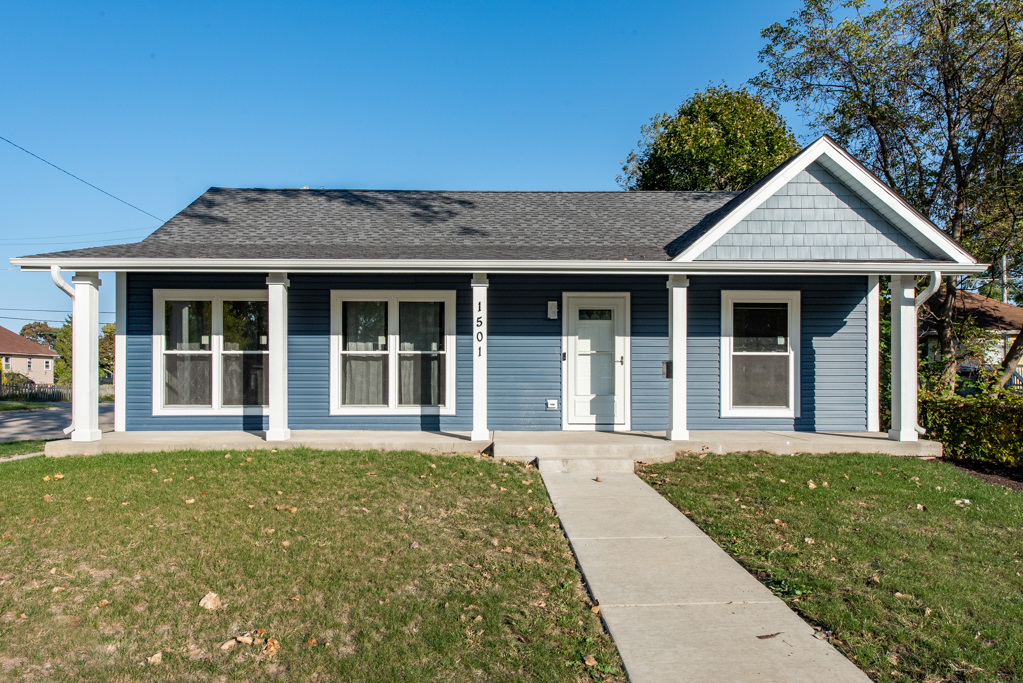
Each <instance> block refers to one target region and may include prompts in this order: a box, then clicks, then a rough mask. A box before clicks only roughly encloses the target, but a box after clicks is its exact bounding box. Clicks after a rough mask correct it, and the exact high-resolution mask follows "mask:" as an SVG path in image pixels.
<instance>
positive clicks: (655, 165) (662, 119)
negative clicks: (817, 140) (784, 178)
mask: <svg viewBox="0 0 1023 683" xmlns="http://www.w3.org/2000/svg"><path fill="white" fill-rule="evenodd" d="M642 135H643V137H642V139H641V140H640V141H639V148H638V149H637V150H634V151H632V152H631V153H630V154H629V156H628V159H627V160H626V161H625V163H624V164H623V165H622V175H620V176H618V184H619V185H621V186H622V187H623V188H624V189H626V190H676V191H679V190H681V191H711V190H744V189H746V188H747V187H749V186H750V185H752V184H753V183H755V182H756V181H757V180H760V178H762V177H763V176H765V175H767V174H768V173H769V172H770V171H772V170H773V169H774V168H775V167H776V166H778V164H780V163H782V162H783V161H785V160H786V159H787V158H789V157H790V156H792V155H793V154H795V153H796V152H798V151H799V144H798V142H797V141H796V137H795V135H793V134H792V131H791V130H790V129H789V127H788V125H787V124H786V123H785V120H784V119H782V117H781V115H779V114H778V112H777V111H776V109H775V108H773V107H772V106H770V105H768V104H767V103H765V102H764V100H763V99H761V98H760V97H759V96H758V95H755V94H752V93H750V92H748V91H747V90H746V89H745V88H740V89H739V90H730V89H728V88H726V87H725V86H724V85H722V86H719V87H715V86H709V87H708V88H707V90H705V91H703V92H699V91H698V92H697V93H696V94H694V95H693V96H692V97H690V98H689V99H688V100H686V102H684V103H683V104H682V106H681V107H679V108H678V110H677V111H676V112H675V113H674V114H660V115H658V116H655V117H653V118H652V119H650V124H649V125H646V126H643V129H642Z"/></svg>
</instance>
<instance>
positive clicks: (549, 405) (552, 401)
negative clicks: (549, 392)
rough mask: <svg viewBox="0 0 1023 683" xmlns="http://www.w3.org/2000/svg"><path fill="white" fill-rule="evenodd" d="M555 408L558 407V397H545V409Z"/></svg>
mask: <svg viewBox="0 0 1023 683" xmlns="http://www.w3.org/2000/svg"><path fill="white" fill-rule="evenodd" d="M557 409H558V399H556V398H549V399H547V410H557Z"/></svg>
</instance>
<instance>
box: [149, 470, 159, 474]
mask: <svg viewBox="0 0 1023 683" xmlns="http://www.w3.org/2000/svg"><path fill="white" fill-rule="evenodd" d="M149 471H150V472H152V473H153V474H156V473H157V472H159V470H149Z"/></svg>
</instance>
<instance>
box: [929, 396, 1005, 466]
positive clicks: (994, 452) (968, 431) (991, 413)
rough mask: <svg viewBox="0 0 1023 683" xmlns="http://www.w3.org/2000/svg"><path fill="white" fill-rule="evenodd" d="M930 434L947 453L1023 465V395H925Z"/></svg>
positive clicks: (998, 462)
mask: <svg viewBox="0 0 1023 683" xmlns="http://www.w3.org/2000/svg"><path fill="white" fill-rule="evenodd" d="M921 399H922V400H921V407H922V408H923V410H922V411H921V412H922V414H921V418H922V421H923V425H924V427H926V428H927V437H928V438H930V439H934V440H936V441H940V442H941V443H942V444H943V445H944V448H945V457H947V458H951V459H953V460H976V461H980V462H990V463H997V464H1000V465H1008V466H1011V467H1021V466H1023V396H1019V395H1017V394H1012V393H1008V392H1000V393H996V394H988V393H978V394H975V395H973V396H954V395H953V396H936V395H933V394H925V395H922V396H921Z"/></svg>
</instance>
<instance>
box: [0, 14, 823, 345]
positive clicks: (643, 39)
mask: <svg viewBox="0 0 1023 683" xmlns="http://www.w3.org/2000/svg"><path fill="white" fill-rule="evenodd" d="M799 4H800V3H798V2H795V1H786V2H766V3H765V2H747V1H741V2H723V3H722V2H718V3H708V2H675V3H671V2H646V3H635V2H611V3H596V2H594V3H581V2H574V3H573V2H564V3H550V2H544V3H540V2H537V3H516V2H504V3H478V2H476V3H469V2H461V3H459V2H447V3H400V2H395V3H358V4H356V3H351V4H349V3H340V2H337V3H312V2H310V3H259V2H248V3H241V2H239V3H217V2H201V3H198V2H197V3H156V2H133V3H89V2H74V3H70V2H64V3H61V2H55V3H4V4H3V5H2V6H0V74H2V82H3V89H2V91H0V92H2V94H0V136H3V137H5V138H8V139H10V140H12V141H14V142H16V143H17V144H19V145H21V146H23V147H25V148H27V149H29V150H32V151H33V152H34V153H36V154H38V155H39V156H41V157H43V158H45V159H48V160H49V161H51V162H53V163H55V164H57V165H59V166H61V167H63V168H65V169H67V170H68V171H70V172H72V173H74V174H76V175H78V176H81V177H82V178H84V179H86V180H88V181H89V182H91V183H94V184H95V185H97V186H99V187H101V188H103V189H105V190H107V191H108V192H111V193H112V194H114V195H117V196H119V197H121V198H123V199H125V200H126V201H128V202H131V203H132V204H135V205H136V206H139V207H141V208H143V209H145V210H146V211H148V212H150V213H152V214H155V215H156V216H159V217H160V218H163V219H167V218H169V217H170V216H172V215H174V214H175V213H176V212H178V211H180V210H181V209H182V208H184V207H185V206H187V205H188V204H189V203H190V202H191V201H192V200H193V199H195V198H196V197H197V196H199V195H200V194H201V193H202V192H203V191H204V190H205V189H206V188H208V187H210V186H214V185H219V186H231V187H301V186H304V185H308V186H310V187H320V186H326V187H330V188H373V189H450V190H467V189H477V190H527V189H528V190H614V189H617V184H616V182H615V177H616V175H617V174H618V173H619V170H620V162H621V160H622V159H624V158H625V156H626V155H627V154H628V152H629V150H631V149H632V148H633V147H634V146H635V143H636V141H637V140H638V138H639V129H640V126H641V125H643V124H644V123H645V122H646V121H647V120H648V119H649V118H650V117H651V116H653V115H654V114H657V113H659V112H665V111H671V110H673V109H675V108H676V107H677V106H678V105H679V104H680V103H681V102H682V101H683V100H684V99H685V98H686V97H688V96H689V95H691V94H692V93H693V91H695V90H697V89H700V88H703V87H705V86H706V85H707V84H708V83H709V82H714V83H718V82H722V81H723V82H725V83H726V84H728V85H730V86H738V85H741V84H742V83H744V82H745V81H746V80H747V79H748V78H750V77H751V76H753V75H754V74H756V73H757V72H758V71H759V70H760V64H759V63H758V61H757V51H758V50H759V49H760V47H761V45H762V40H761V39H760V37H759V31H760V29H761V28H763V27H765V26H767V25H769V24H770V23H772V22H774V21H784V20H785V19H787V18H788V17H789V16H790V15H791V14H792V13H793V12H794V11H795V10H796V9H797V8H798V6H799ZM784 113H786V114H787V115H788V117H789V122H790V124H791V125H793V127H794V128H795V129H796V131H797V133H799V134H801V135H803V136H805V135H806V134H807V131H806V129H805V127H804V126H803V125H802V123H801V122H800V121H799V120H798V119H797V118H796V116H795V115H794V113H792V112H791V111H785V112H784ZM158 226H159V221H156V220H154V219H152V218H150V217H148V216H145V215H143V214H141V213H139V212H137V211H134V210H132V209H130V208H128V207H126V206H124V205H123V204H120V203H118V202H116V201H114V200H112V199H110V198H109V197H106V196H104V195H102V194H100V193H99V192H96V191H95V190H93V189H90V188H88V187H86V186H85V185H82V184H81V183H78V182H77V181H75V180H73V179H71V178H69V177H67V176H66V175H63V174H61V173H60V172H58V171H56V170H54V169H53V168H50V167H49V166H46V165H45V164H43V163H41V162H39V161H37V160H36V159H33V158H32V157H30V156H28V155H26V154H25V153H24V152H21V151H19V150H17V149H15V148H14V147H11V146H10V145H7V144H6V143H3V142H0V257H2V263H0V268H4V270H0V292H2V294H3V296H2V297H0V301H2V302H3V303H0V308H2V309H3V310H0V325H2V326H4V327H7V328H9V329H14V330H15V331H17V330H20V328H21V325H22V324H24V323H25V322H28V321H27V320H21V319H19V318H32V319H50V320H55V321H56V320H61V319H62V318H63V313H61V312H68V311H70V300H69V299H68V298H67V296H66V295H64V294H63V293H61V292H59V291H58V290H57V288H56V287H54V286H53V284H52V283H50V281H49V276H48V275H46V274H29V273H20V272H17V271H16V270H15V269H13V267H11V266H10V265H9V262H8V259H9V258H11V257H12V256H19V255H25V254H34V253H41V252H46V251H56V250H60V249H71V248H76V247H84V246H94V245H100V244H115V243H119V242H133V241H137V240H139V239H141V238H143V237H144V236H146V235H147V234H149V233H150V232H152V231H153V230H154V229H155V228H156V227H158ZM100 301H101V305H100V310H101V311H113V310H114V308H113V306H114V287H113V277H112V274H108V275H107V276H106V279H105V281H104V286H103V287H102V288H101V298H100ZM12 309H29V310H27V311H24V310H12ZM111 320H113V315H112V314H105V315H101V321H103V322H106V321H111Z"/></svg>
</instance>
